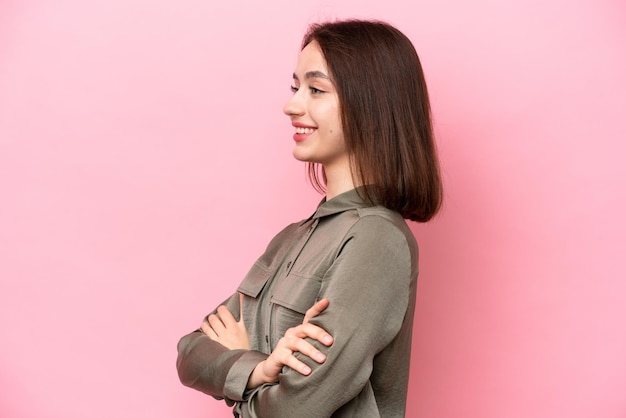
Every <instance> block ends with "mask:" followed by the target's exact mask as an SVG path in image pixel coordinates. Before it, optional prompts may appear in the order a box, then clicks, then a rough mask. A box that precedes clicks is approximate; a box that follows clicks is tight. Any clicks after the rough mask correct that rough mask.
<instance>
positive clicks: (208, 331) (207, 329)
mask: <svg viewBox="0 0 626 418" xmlns="http://www.w3.org/2000/svg"><path fill="white" fill-rule="evenodd" d="M200 329H202V332H204V334H205V335H206V336H207V337H209V338H210V339H212V340H213V341H217V339H218V337H217V334H216V333H215V331H213V328H211V326H210V325H209V323H208V322H207V321H203V322H202V325H201V326H200Z"/></svg>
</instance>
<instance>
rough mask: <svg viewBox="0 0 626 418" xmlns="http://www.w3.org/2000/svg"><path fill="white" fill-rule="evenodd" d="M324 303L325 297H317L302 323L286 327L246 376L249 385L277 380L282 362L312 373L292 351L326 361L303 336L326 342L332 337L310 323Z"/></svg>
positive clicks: (303, 372) (306, 374) (318, 361)
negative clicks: (281, 335)
mask: <svg viewBox="0 0 626 418" xmlns="http://www.w3.org/2000/svg"><path fill="white" fill-rule="evenodd" d="M327 307H328V299H322V300H320V301H319V302H317V303H316V304H315V305H313V306H312V307H311V308H310V309H309V310H308V311H306V314H305V315H304V320H303V322H302V324H300V325H298V326H297V327H294V328H289V329H288V330H287V332H285V335H284V336H283V337H282V338H281V339H280V340H279V341H278V344H277V345H276V348H274V351H272V354H270V356H269V357H268V358H267V359H266V360H264V361H262V362H260V363H259V364H258V365H257V366H256V368H255V369H254V370H253V371H252V374H251V375H250V379H249V380H248V385H247V388H248V389H252V388H255V387H258V386H260V385H262V384H263V383H272V382H277V381H278V376H279V375H280V373H281V371H282V368H283V366H288V367H291V368H292V369H294V370H295V371H297V372H298V373H300V374H303V375H305V376H308V375H309V374H310V373H311V368H310V367H309V366H307V365H306V364H304V363H303V362H301V361H300V360H298V359H297V358H296V357H295V356H294V353H295V352H299V353H302V354H304V355H305V356H307V357H309V358H311V359H313V360H314V361H316V362H317V363H320V364H321V363H324V362H325V361H326V356H325V355H324V354H323V353H322V352H321V351H319V350H317V349H316V348H315V347H314V346H313V345H312V344H311V343H309V342H308V341H306V340H305V338H306V337H309V338H312V339H314V340H316V341H319V342H321V343H322V344H324V345H326V346H330V345H332V343H333V337H332V336H331V335H330V334H328V333H327V332H326V331H325V330H324V329H322V328H320V327H318V326H317V325H313V324H311V323H309V320H310V319H311V318H313V317H315V316H317V315H319V314H320V313H322V312H323V311H324V310H325V309H326V308H327Z"/></svg>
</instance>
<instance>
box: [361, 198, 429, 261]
mask: <svg viewBox="0 0 626 418" xmlns="http://www.w3.org/2000/svg"><path fill="white" fill-rule="evenodd" d="M356 212H357V217H356V219H355V222H354V224H353V226H352V232H353V233H355V234H356V233H358V234H359V235H362V236H363V237H365V238H370V239H372V240H375V241H377V242H379V243H381V244H382V243H384V242H385V241H388V242H391V243H393V242H395V243H396V244H398V245H403V246H406V247H408V249H409V251H410V252H411V253H416V252H417V242H416V241H415V236H414V235H413V232H411V229H410V228H409V226H408V225H407V223H406V221H405V220H404V218H403V217H402V215H400V214H399V213H398V212H395V211H393V210H390V209H387V208H385V207H383V206H371V207H366V208H359V209H357V210H356Z"/></svg>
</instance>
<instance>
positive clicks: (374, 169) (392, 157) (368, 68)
mask: <svg viewBox="0 0 626 418" xmlns="http://www.w3.org/2000/svg"><path fill="white" fill-rule="evenodd" d="M313 41H315V42H317V43H318V44H319V47H320V49H321V51H322V54H323V55H324V58H325V60H326V64H327V65H328V69H329V72H330V73H331V74H330V75H331V79H332V80H333V83H334V84H335V87H336V89H337V93H338V96H339V105H340V109H341V122H342V127H343V133H344V139H345V141H346V148H347V150H348V153H349V154H350V158H351V161H352V164H353V167H354V169H353V173H352V176H353V178H354V179H355V180H358V181H357V183H359V184H362V185H364V187H362V188H359V189H358V190H359V192H360V194H361V195H362V197H363V198H364V199H365V200H367V201H369V202H372V203H374V202H375V203H378V204H381V205H383V206H386V207H388V208H389V209H392V210H395V211H397V212H399V213H400V214H401V215H402V216H403V217H404V218H406V219H411V220H414V221H418V222H426V221H428V220H429V219H431V218H432V217H433V216H434V215H435V214H436V213H437V211H438V210H439V208H440V206H441V201H442V197H443V192H442V184H441V176H440V173H439V163H438V160H437V151H436V147H435V142H434V139H433V132H432V124H431V117H430V104H429V101H428V92H427V89H426V82H425V80H424V74H423V71H422V66H421V64H420V61H419V58H418V56H417V53H416V52H415V48H414V47H413V44H412V43H411V41H410V40H409V39H408V38H407V37H406V36H405V35H404V34H403V33H402V32H400V31H399V30H398V29H396V28H394V27H393V26H391V25H389V24H388V23H385V22H380V21H363V20H344V21H337V22H327V23H319V24H313V25H311V26H310V27H309V30H308V31H307V33H306V35H305V36H304V39H303V41H302V48H304V47H305V46H306V45H308V44H309V43H311V42H313ZM322 175H323V173H322ZM309 176H310V178H311V181H312V183H313V185H314V186H316V188H318V189H321V190H323V182H322V181H320V179H319V176H318V174H317V170H316V167H315V166H314V165H312V164H311V165H309Z"/></svg>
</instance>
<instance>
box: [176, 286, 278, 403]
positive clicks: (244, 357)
mask: <svg viewBox="0 0 626 418" xmlns="http://www.w3.org/2000/svg"><path fill="white" fill-rule="evenodd" d="M223 305H226V306H227V307H228V308H229V310H230V311H231V312H236V313H237V315H238V312H239V296H238V295H237V294H235V295H233V296H231V297H230V298H229V299H228V300H227V301H226V302H224V303H223ZM214 312H215V311H214ZM266 358H267V354H264V353H261V352H258V351H254V350H229V349H228V348H226V347H224V346H223V345H222V344H220V343H218V342H216V341H213V340H211V339H210V338H209V337H207V336H206V335H205V334H204V333H202V332H201V331H200V330H196V331H194V332H191V333H189V334H187V335H185V336H184V337H182V338H181V339H180V341H179V342H178V357H177V359H176V368H177V370H178V377H179V378H180V381H181V383H182V384H183V385H185V386H189V387H191V388H194V389H197V390H199V391H201V392H203V393H206V394H207V395H211V396H213V397H215V398H217V399H225V400H226V403H227V404H229V405H233V404H234V402H235V401H238V400H241V399H242V398H243V395H244V390H245V387H246V384H247V381H248V377H249V376H250V373H252V370H254V368H255V367H256V365H257V364H258V363H260V362H261V361H263V360H265V359H266Z"/></svg>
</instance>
